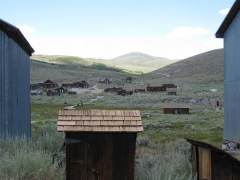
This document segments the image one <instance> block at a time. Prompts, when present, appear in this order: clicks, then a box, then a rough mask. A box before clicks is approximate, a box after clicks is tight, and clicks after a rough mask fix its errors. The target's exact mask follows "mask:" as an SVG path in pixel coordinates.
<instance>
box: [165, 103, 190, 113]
mask: <svg viewBox="0 0 240 180" xmlns="http://www.w3.org/2000/svg"><path fill="white" fill-rule="evenodd" d="M162 109H163V114H189V112H190V107H189V106H188V105H186V104H180V103H165V104H163V106H162Z"/></svg>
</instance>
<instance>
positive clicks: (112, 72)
mask: <svg viewBox="0 0 240 180" xmlns="http://www.w3.org/2000/svg"><path fill="white" fill-rule="evenodd" d="M126 76H128V73H126V72H123V71H121V70H119V69H115V68H111V67H107V66H105V65H101V64H92V65H88V66H87V65H81V64H76V63H70V64H54V63H46V62H41V61H36V60H32V61H31V82H39V81H44V80H46V79H51V80H54V81H57V82H64V81H78V80H88V81H89V82H90V83H91V82H93V83H96V82H97V81H98V80H99V79H100V78H105V77H108V78H111V79H114V80H115V81H121V80H122V79H123V78H125V77H126Z"/></svg>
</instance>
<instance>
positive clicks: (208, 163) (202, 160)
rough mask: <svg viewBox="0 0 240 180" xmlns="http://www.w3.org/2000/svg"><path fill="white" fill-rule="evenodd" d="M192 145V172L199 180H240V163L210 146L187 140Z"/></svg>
mask: <svg viewBox="0 0 240 180" xmlns="http://www.w3.org/2000/svg"><path fill="white" fill-rule="evenodd" d="M187 141H188V142H190V143H191V144H192V172H193V175H197V180H239V179H240V161H239V160H238V159H236V158H235V157H233V156H231V155H230V154H229V153H227V152H225V151H223V150H221V149H218V148H216V147H214V146H212V145H210V144H207V143H204V142H200V141H195V140H190V139H187Z"/></svg>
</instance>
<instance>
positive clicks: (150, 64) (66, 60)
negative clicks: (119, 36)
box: [32, 53, 174, 73]
mask: <svg viewBox="0 0 240 180" xmlns="http://www.w3.org/2000/svg"><path fill="white" fill-rule="evenodd" d="M32 59H34V60H38V61H42V62H47V63H53V64H67V65H70V64H78V65H83V66H94V65H95V66H96V65H98V66H100V65H101V66H106V67H112V68H115V69H123V70H125V71H128V72H134V73H147V72H150V71H154V70H156V69H158V68H161V67H163V66H166V65H169V64H170V63H173V62H174V61H173V60H169V59H167V58H160V57H154V56H150V55H147V54H143V53H129V54H125V55H123V56H119V57H117V58H114V59H108V60H107V59H93V58H80V57H75V56H59V55H54V56H53V55H51V56H50V55H34V56H33V57H32Z"/></svg>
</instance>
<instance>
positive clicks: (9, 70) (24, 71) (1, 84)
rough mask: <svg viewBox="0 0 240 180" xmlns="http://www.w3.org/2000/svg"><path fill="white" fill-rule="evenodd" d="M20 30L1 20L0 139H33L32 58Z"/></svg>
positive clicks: (30, 48) (31, 49)
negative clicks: (31, 108)
mask: <svg viewBox="0 0 240 180" xmlns="http://www.w3.org/2000/svg"><path fill="white" fill-rule="evenodd" d="M33 52H34V50H33V48H32V47H31V45H30V44H29V43H28V41H27V40H26V39H25V37H24V36H23V34H22V33H21V32H20V30H19V29H18V28H17V27H15V26H13V25H11V24H9V23H7V22H5V21H3V20H1V19H0V136H1V137H7V136H27V137H30V136H31V118H30V58H29V57H30V56H31V55H32V53H33Z"/></svg>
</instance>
